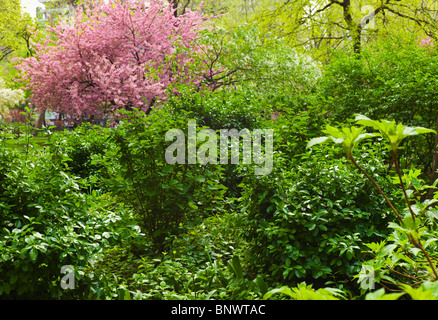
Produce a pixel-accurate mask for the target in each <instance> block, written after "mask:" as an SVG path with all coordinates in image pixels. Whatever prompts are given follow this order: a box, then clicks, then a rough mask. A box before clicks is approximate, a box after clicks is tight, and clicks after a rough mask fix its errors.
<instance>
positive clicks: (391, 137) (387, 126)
mask: <svg viewBox="0 0 438 320" xmlns="http://www.w3.org/2000/svg"><path fill="white" fill-rule="evenodd" d="M356 123H357V124H360V125H363V126H368V127H371V128H373V129H376V130H378V131H380V133H381V134H382V136H383V137H384V138H385V139H386V140H387V141H388V142H389V148H390V149H391V150H396V149H397V148H398V147H399V145H400V143H401V142H402V140H403V139H404V138H406V137H408V136H413V135H417V134H423V133H435V134H436V132H435V131H434V130H432V129H427V128H423V127H408V126H404V125H403V124H401V123H399V124H396V123H395V122H394V121H388V120H371V119H370V118H368V117H366V116H364V115H360V114H359V115H356Z"/></svg>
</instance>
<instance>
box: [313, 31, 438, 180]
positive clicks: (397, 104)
mask: <svg viewBox="0 0 438 320" xmlns="http://www.w3.org/2000/svg"><path fill="white" fill-rule="evenodd" d="M437 62H438V60H437V51H436V50H434V49H432V50H430V47H427V48H425V47H422V46H420V45H419V42H418V39H413V38H409V39H407V40H401V39H398V38H395V39H393V40H391V41H386V40H385V39H382V40H380V41H377V42H375V43H374V44H370V45H369V46H368V47H367V48H364V50H363V52H362V54H361V58H360V59H357V58H355V57H354V56H352V55H350V54H348V53H346V52H345V51H337V52H335V55H334V57H333V59H332V60H331V61H330V63H329V64H327V65H326V68H325V72H324V75H323V77H322V78H321V79H320V82H319V83H318V85H317V87H316V90H315V95H316V96H318V97H319V99H320V100H321V101H324V102H325V110H326V111H327V123H331V124H333V125H334V123H336V122H338V123H346V122H347V121H348V119H350V118H353V116H354V115H355V114H362V115H364V116H366V117H370V118H372V119H388V120H395V121H396V122H398V123H400V122H401V123H403V124H404V125H406V126H412V127H417V126H420V127H426V128H436V119H437V118H438V114H437V110H438V108H437V104H436V99H434V92H436V90H437V84H438V83H437V81H436V79H437V77H436V73H437V70H438V69H437V67H436V66H437ZM401 146H402V147H403V148H402V149H399V154H400V155H401V156H402V159H401V161H404V162H406V165H407V166H410V165H415V166H421V167H422V171H423V178H425V177H428V176H430V175H433V174H434V172H433V171H434V170H436V169H435V168H433V167H432V166H431V163H432V153H431V152H430V150H432V149H433V148H434V147H435V141H434V137H433V136H432V135H419V136H417V137H415V138H413V139H409V140H406V141H403V143H402V145H401ZM435 178H436V177H433V179H432V180H429V181H431V183H432V182H433V180H434V179H435Z"/></svg>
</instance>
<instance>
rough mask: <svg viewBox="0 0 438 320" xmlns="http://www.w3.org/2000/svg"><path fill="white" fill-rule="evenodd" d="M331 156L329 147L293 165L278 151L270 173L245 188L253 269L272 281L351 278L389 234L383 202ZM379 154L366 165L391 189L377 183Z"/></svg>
mask: <svg viewBox="0 0 438 320" xmlns="http://www.w3.org/2000/svg"><path fill="white" fill-rule="evenodd" d="M371 150H373V149H372V148H371ZM333 152H334V151H333V149H331V148H329V147H326V148H323V149H321V150H320V151H316V150H315V151H313V153H312V154H309V153H304V154H302V156H301V159H297V160H296V162H291V161H290V160H288V159H286V160H285V159H282V156H281V155H280V154H279V155H278V156H277V158H276V161H275V164H276V165H275V166H274V170H273V173H271V174H270V175H269V176H267V177H259V178H251V177H249V176H248V177H247V178H246V179H247V180H245V181H244V183H243V184H242V187H243V196H242V199H241V201H242V203H241V204H242V210H243V213H244V214H245V215H246V218H247V223H248V227H249V231H248V232H247V234H246V236H247V239H248V241H249V242H250V243H251V246H250V252H251V254H252V256H253V259H254V267H255V268H256V270H258V271H259V272H262V273H268V274H270V275H271V277H270V279H269V281H270V282H275V281H280V282H283V281H285V280H287V281H298V280H299V281H303V280H305V281H306V282H308V283H314V282H315V281H319V280H320V279H322V280H325V281H327V280H329V279H334V280H335V281H345V280H348V279H349V277H352V276H353V275H354V274H356V273H357V272H358V270H359V268H360V265H361V263H360V261H361V255H362V253H361V250H362V248H363V247H364V245H363V243H364V242H369V241H372V240H371V239H379V238H380V237H381V236H383V235H385V230H386V224H387V222H388V221H389V220H390V219H392V217H391V216H388V210H387V209H386V208H387V207H386V206H385V203H384V200H383V199H382V198H381V197H380V195H379V194H378V193H377V192H376V191H375V190H373V186H372V185H371V184H370V183H368V181H367V180H366V179H365V178H364V177H363V176H362V175H361V174H360V173H359V172H358V171H357V170H356V169H355V168H353V167H352V166H350V165H348V163H346V162H345V161H342V160H336V159H335V160H333V159H331V157H330V156H331V155H332V154H333ZM374 156H375V155H374V154H373V153H372V151H371V152H369V153H368V156H367V157H364V159H363V160H362V161H364V162H366V163H367V164H368V165H369V166H370V167H372V168H373V173H372V174H373V177H376V179H379V182H381V183H382V185H383V186H384V188H385V189H391V188H392V186H391V183H389V182H386V181H385V180H384V179H381V178H378V177H379V176H385V172H386V168H385V167H384V165H382V163H380V162H379V159H378V158H374ZM316 279H319V280H316Z"/></svg>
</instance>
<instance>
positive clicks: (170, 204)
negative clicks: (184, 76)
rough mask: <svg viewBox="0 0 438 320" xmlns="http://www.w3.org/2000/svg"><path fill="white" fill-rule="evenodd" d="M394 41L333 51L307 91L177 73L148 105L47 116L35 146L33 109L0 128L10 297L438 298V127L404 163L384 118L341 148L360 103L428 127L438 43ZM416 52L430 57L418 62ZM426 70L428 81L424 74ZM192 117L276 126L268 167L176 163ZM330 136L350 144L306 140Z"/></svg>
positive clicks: (1, 228) (3, 286) (1, 282)
mask: <svg viewBox="0 0 438 320" xmlns="http://www.w3.org/2000/svg"><path fill="white" fill-rule="evenodd" d="M382 48H383V49H382ZM382 48H381V49H382V50H380V51H378V52H376V51H374V49H373V48H370V49H369V51H366V50H365V52H364V53H363V54H364V55H365V56H367V55H368V56H367V57H368V58H369V59H362V60H360V59H354V58H351V57H346V56H343V55H342V54H339V55H338V56H337V57H336V58H334V59H333V62H331V63H330V64H329V65H328V66H326V69H325V70H324V73H323V75H322V76H321V78H320V79H319V82H318V83H317V84H315V86H311V87H309V88H307V89H306V90H305V91H303V92H300V93H299V94H298V93H297V92H296V91H293V92H292V91H287V90H278V91H277V92H276V91H275V90H271V91H269V92H264V93H263V92H261V91H257V90H255V89H254V87H253V86H250V85H248V86H245V85H242V86H239V87H238V88H233V89H232V90H231V89H230V90H219V91H215V92H213V93H211V92H202V91H201V92H197V91H193V90H192V88H187V87H186V88H180V92H181V94H180V95H175V96H173V97H172V98H171V99H169V100H167V101H166V102H165V103H164V104H163V108H161V109H154V110H153V112H151V113H150V114H149V115H146V114H144V113H142V112H139V111H136V110H134V111H130V112H125V114H124V118H123V121H121V122H120V123H119V125H118V126H117V127H114V128H102V127H98V126H91V125H89V124H84V125H82V126H80V127H78V128H76V129H75V130H74V131H71V132H69V131H64V132H52V131H50V130H48V129H46V130H45V132H40V136H39V137H40V139H43V140H44V139H45V142H44V144H40V145H37V144H36V143H35V141H36V140H35V138H33V137H32V132H33V128H32V127H31V124H32V118H31V114H32V110H31V109H27V112H25V114H26V116H27V118H28V123H27V124H26V125H25V126H24V128H25V130H24V133H23V134H22V135H16V134H14V133H13V130H12V128H11V127H8V126H6V125H5V126H3V127H2V130H1V131H0V213H1V219H0V259H1V263H0V275H1V277H0V297H2V298H9V299H28V298H32V299H54V298H57V299H263V298H270V299H289V298H292V299H377V298H380V299H426V298H432V299H436V298H438V287H437V285H436V282H434V281H435V280H436V276H435V275H434V272H435V271H434V266H435V265H436V259H437V257H436V256H435V254H434V252H435V251H436V250H435V249H436V244H435V242H436V240H437V239H438V235H437V231H436V230H437V224H436V221H437V217H438V214H437V210H436V209H435V202H436V200H437V198H438V197H437V196H436V193H435V188H434V182H435V175H434V172H433V165H432V162H433V161H432V160H433V159H432V156H431V154H432V152H431V150H433V147H434V139H435V138H434V134H431V133H430V132H428V133H427V134H416V135H412V136H409V137H407V138H406V139H404V138H405V137H403V139H402V140H403V142H401V141H400V143H399V144H397V148H396V149H397V150H398V153H397V158H396V159H397V160H396V161H397V162H395V160H394V158H393V154H392V151H393V149H390V148H389V149H388V148H386V145H387V141H386V140H385V137H386V136H385V135H384V134H383V133H382V132H383V131H380V136H378V135H374V136H373V138H372V139H367V140H365V141H362V143H361V144H360V145H359V144H355V145H354V148H353V147H351V148H350V149H348V148H347V149H348V150H349V152H350V153H347V157H345V153H344V150H345V148H346V146H347V147H348V145H347V144H346V143H344V142H345V141H347V140H348V139H350V138H351V136H349V134H352V132H353V133H354V132H355V131H354V129H348V128H351V127H352V126H357V125H358V123H356V122H355V114H357V113H361V114H364V115H366V116H369V117H372V118H373V119H383V118H385V119H388V120H396V123H400V122H401V123H403V124H405V125H409V126H412V127H414V126H422V127H426V128H434V123H435V121H436V119H437V118H438V115H437V114H436V110H438V109H437V108H436V106H435V103H436V102H435V99H434V95H433V94H432V92H434V88H435V87H434V85H435V84H436V83H435V82H436V80H434V78H432V77H431V76H430V74H431V73H432V74H434V75H436V68H435V69H433V68H432V67H433V65H434V64H435V63H436V59H437V58H436V55H435V53H433V52H425V51H424V50H423V49H422V48H418V47H415V46H413V45H410V44H403V45H400V46H399V47H398V46H397V45H396V44H394V45H393V47H391V48H390V47H389V45H384V46H383V47H382ZM403 57H406V60H404V59H403ZM412 59H414V60H415V61H417V62H418V63H417V64H416V65H417V67H418V70H417V73H416V76H415V77H414V76H412V77H406V75H407V74H409V70H410V69H409V68H410V66H411V64H408V62H407V61H408V60H409V61H412ZM382 61H384V62H385V64H384V65H385V66H386V67H384V68H383V67H381V65H382V63H383V62H382ZM435 78H436V77H435ZM419 79H420V80H421V81H423V82H424V81H429V82H428V83H429V84H430V85H428V86H427V87H426V86H425V87H421V88H420V87H416V86H414V85H413V84H412V83H413V82H415V81H419ZM400 86H401V87H402V88H404V89H403V90H402V89H400ZM407 88H410V89H409V90H408V89H407ZM283 89H284V88H283ZM414 89H416V91H413V90H414ZM413 101H415V104H413ZM417 106H421V107H422V109H421V110H419V109H418V108H417ZM274 113H275V117H271V114H274ZM190 120H194V121H197V130H198V133H199V131H200V130H202V129H203V128H211V129H213V130H220V129H231V128H237V129H239V130H241V129H244V128H247V129H249V130H250V131H252V130H254V129H273V130H274V134H275V135H274V153H273V160H274V166H273V169H272V172H271V173H270V174H268V175H265V176H263V175H260V176H258V175H255V174H254V170H253V169H254V165H253V164H242V163H240V164H237V165H236V164H231V163H229V164H206V165H200V164H180V163H176V164H173V165H170V164H168V163H167V162H166V160H165V157H164V155H165V152H166V148H167V147H168V146H169V144H170V143H171V142H169V141H166V138H165V136H166V132H167V131H168V130H170V129H180V130H181V131H182V132H184V133H185V134H186V135H187V134H188V132H187V130H188V129H187V124H188V121H190ZM391 123H393V122H391ZM394 123H395V122H394ZM327 124H328V125H331V126H333V127H330V126H329V127H326V125H327ZM359 125H361V124H360V123H359ZM334 127H337V128H344V129H343V131H342V130H341V131H336V130H334V129H333V128H334ZM330 128H331V129H330ZM361 128H362V129H360V130H363V131H361V132H360V133H365V131H366V132H368V133H369V134H371V133H373V134H374V133H378V132H379V130H374V131H372V130H368V129H369V128H368V127H366V126H365V125H363V126H361ZM397 128H398V127H397ZM400 128H406V127H400ZM374 129H376V128H374ZM324 130H325V131H324ZM349 130H350V131H349ZM391 130H392V129H391ZM394 130H395V129H394ZM397 130H398V129H397ZM397 130H395V131H394V132H395V133H394V132H393V133H394V135H395V134H396V133H397V132H398V131H397ZM402 131H403V130H402ZM336 132H337V133H336ZM323 133H330V134H331V136H332V137H333V141H334V142H337V143H339V144H341V145H342V146H343V147H344V150H343V148H339V147H337V146H336V145H330V144H322V145H319V144H318V145H314V146H313V147H312V148H307V146H308V143H309V141H311V139H313V138H315V137H319V136H320V135H321V134H323ZM335 133H336V134H337V135H336V134H335ZM411 133H412V132H411ZM416 133H423V132H416ZM389 136H390V135H389ZM41 137H42V138H41ZM357 137H358V136H355V138H354V139H352V140H351V141H350V140H348V141H350V143H352V142H353V141H356V140H355V139H356V138H357ZM367 137H368V136H367ZM370 137H371V136H370ZM336 139H337V140H336ZM320 141H323V140H318V142H320ZM200 144H202V143H201V142H198V146H199V145H200ZM186 156H188V155H186ZM351 159H354V162H352V161H351ZM396 164H397V165H396ZM359 167H360V168H362V169H364V170H363V171H361V170H360V169H358V168H359ZM397 168H400V176H399V175H398V172H397V170H396V169H397ZM364 172H366V174H365V173H364ZM370 178H371V179H370ZM400 179H401V180H402V182H403V187H404V189H403V188H401V184H400ZM371 180H372V181H374V183H373V182H372V181H371ZM376 185H378V188H376ZM383 194H384V195H385V197H386V199H385V197H383ZM406 197H407V199H406ZM406 200H407V201H406ZM389 203H390V204H391V205H392V206H393V208H394V209H395V210H396V212H397V213H398V214H400V217H401V220H400V221H399V219H398V216H397V215H396V214H394V210H392V207H391V205H389ZM412 217H416V219H415V218H414V219H412ZM409 219H411V220H409ZM423 249H424V250H423ZM429 260H430V263H428V261H429ZM63 266H71V267H72V269H74V275H75V283H74V285H75V286H74V289H63V288H62V286H60V281H61V280H62V279H63V277H64V276H65V275H64V274H62V273H61V272H60V270H61V268H62V267H63Z"/></svg>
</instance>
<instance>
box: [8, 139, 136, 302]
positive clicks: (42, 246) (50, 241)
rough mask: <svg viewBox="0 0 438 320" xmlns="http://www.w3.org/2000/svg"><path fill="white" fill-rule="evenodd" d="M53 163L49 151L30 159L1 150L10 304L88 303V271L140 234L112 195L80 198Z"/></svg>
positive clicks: (74, 185) (73, 184)
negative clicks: (70, 276) (66, 284)
mask: <svg viewBox="0 0 438 320" xmlns="http://www.w3.org/2000/svg"><path fill="white" fill-rule="evenodd" d="M57 156H60V155H59V154H58V155H57ZM61 157H62V156H61ZM54 158H56V157H55V154H52V153H49V152H47V151H41V152H35V153H32V152H30V153H29V154H27V153H26V155H23V154H20V153H19V152H16V151H9V150H7V149H6V148H5V147H3V146H2V147H0V168H1V174H0V217H1V219H0V261H1V263H0V279H1V280H0V296H2V297H4V298H32V299H50V298H80V297H82V298H83V297H89V296H90V295H91V294H92V290H91V289H92V283H93V281H94V282H95V279H93V277H92V275H91V274H88V273H86V272H85V271H84V270H85V269H86V268H87V267H88V266H90V265H93V264H94V263H95V262H96V261H97V260H98V259H99V256H100V254H101V253H102V252H103V251H104V250H105V249H106V248H108V247H110V246H112V245H114V244H115V243H118V242H120V241H122V240H123V239H125V238H129V237H131V236H133V235H135V234H138V231H139V230H138V227H135V224H133V222H132V221H131V218H130V212H129V211H127V210H125V209H124V208H123V207H122V206H121V205H120V204H118V203H117V202H116V201H115V200H114V199H113V198H111V197H109V196H108V195H105V194H100V193H98V192H92V193H91V194H85V193H83V192H81V191H80V188H79V184H78V180H77V179H76V178H75V177H71V176H69V175H68V174H67V173H68V171H63V169H65V168H64V167H63V166H62V163H63V162H64V161H59V162H54V161H53V159H54ZM136 228H137V229H136ZM66 265H70V266H72V268H73V269H74V271H75V278H76V280H75V288H74V289H73V290H63V289H62V288H61V286H60V279H61V276H63V274H62V273H61V268H62V266H66ZM97 285H98V286H99V284H97Z"/></svg>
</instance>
